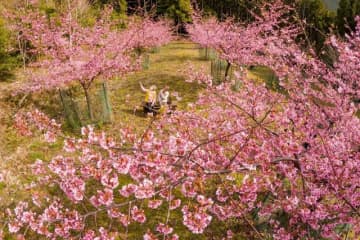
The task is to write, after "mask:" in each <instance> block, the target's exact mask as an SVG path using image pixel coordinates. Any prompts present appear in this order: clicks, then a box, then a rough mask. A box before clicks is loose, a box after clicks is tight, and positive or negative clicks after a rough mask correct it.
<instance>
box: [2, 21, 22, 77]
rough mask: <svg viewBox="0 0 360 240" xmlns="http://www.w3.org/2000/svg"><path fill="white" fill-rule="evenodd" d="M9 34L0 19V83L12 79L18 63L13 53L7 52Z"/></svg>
mask: <svg viewBox="0 0 360 240" xmlns="http://www.w3.org/2000/svg"><path fill="white" fill-rule="evenodd" d="M9 48H10V32H9V31H8V30H7V29H6V27H5V23H4V21H3V20H2V19H0V81H6V80H8V79H9V78H11V77H12V70H13V69H14V67H16V65H17V63H18V58H17V57H16V54H15V53H10V52H9Z"/></svg>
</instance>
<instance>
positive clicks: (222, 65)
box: [211, 58, 233, 85]
mask: <svg viewBox="0 0 360 240" xmlns="http://www.w3.org/2000/svg"><path fill="white" fill-rule="evenodd" d="M227 68H228V63H227V62H226V61H224V60H222V59H219V58H217V59H213V60H212V61H211V76H212V78H213V84H214V85H218V84H220V83H221V82H223V81H224V80H225V75H226V70H227ZM231 79H233V67H232V66H230V68H229V70H228V79H227V80H228V81H230V80H231Z"/></svg>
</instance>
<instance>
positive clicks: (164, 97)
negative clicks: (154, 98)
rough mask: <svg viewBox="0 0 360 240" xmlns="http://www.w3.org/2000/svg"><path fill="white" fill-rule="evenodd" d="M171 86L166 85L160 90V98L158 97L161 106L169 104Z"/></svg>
mask: <svg viewBox="0 0 360 240" xmlns="http://www.w3.org/2000/svg"><path fill="white" fill-rule="evenodd" d="M167 90H169V87H168V86H166V87H164V88H163V89H161V90H160V92H159V98H158V101H159V104H160V105H161V106H166V105H168V104H169V97H170V93H169V91H167Z"/></svg>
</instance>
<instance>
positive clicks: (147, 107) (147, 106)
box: [140, 82, 156, 114]
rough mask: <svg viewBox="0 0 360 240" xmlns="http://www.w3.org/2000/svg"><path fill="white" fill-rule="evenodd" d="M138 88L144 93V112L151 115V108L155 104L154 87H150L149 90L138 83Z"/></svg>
mask: <svg viewBox="0 0 360 240" xmlns="http://www.w3.org/2000/svg"><path fill="white" fill-rule="evenodd" d="M140 88H141V90H142V91H143V92H144V93H145V98H144V112H145V113H146V114H147V113H152V112H153V107H154V106H155V103H156V86H155V85H152V86H151V87H150V88H149V89H147V88H145V87H144V86H143V84H142V83H141V82H140Z"/></svg>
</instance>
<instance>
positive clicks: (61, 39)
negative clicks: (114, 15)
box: [17, 5, 171, 119]
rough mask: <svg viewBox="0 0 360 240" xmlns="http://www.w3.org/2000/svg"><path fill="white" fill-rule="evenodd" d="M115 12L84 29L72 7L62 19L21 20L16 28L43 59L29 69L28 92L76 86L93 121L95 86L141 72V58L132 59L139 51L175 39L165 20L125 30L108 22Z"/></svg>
mask: <svg viewBox="0 0 360 240" xmlns="http://www.w3.org/2000/svg"><path fill="white" fill-rule="evenodd" d="M111 11H112V10H111V9H105V10H104V12H103V13H102V15H103V18H101V19H98V20H97V22H96V23H94V24H93V25H91V26H82V25H81V23H80V22H79V19H77V18H76V14H75V13H74V12H73V8H72V6H71V5H70V6H69V9H68V11H66V12H65V13H59V14H60V16H59V17H50V18H49V17H48V16H46V15H44V14H42V13H41V12H39V11H30V12H29V14H28V15H25V16H23V15H22V16H21V25H18V26H17V29H18V30H19V31H21V32H22V34H23V38H25V39H27V40H28V41H29V42H31V44H32V45H33V46H34V47H35V48H34V50H35V51H36V52H37V54H39V55H40V56H41V58H42V60H40V61H37V62H34V63H32V64H31V65H30V69H29V71H28V76H29V77H28V78H29V81H28V83H27V84H26V85H25V87H24V90H30V91H39V90H42V89H53V88H61V87H64V86H66V85H69V84H72V83H73V82H78V83H79V84H80V85H81V87H82V89H83V90H84V94H85V97H86V102H87V107H88V112H89V114H90V118H91V119H93V110H92V104H91V95H90V93H89V90H90V88H91V86H92V84H93V82H94V81H95V80H96V79H98V78H102V79H104V80H106V79H110V78H111V77H113V76H114V75H121V74H126V73H128V72H131V71H134V70H137V69H138V68H139V62H140V61H139V60H140V59H134V58H133V57H132V56H131V51H132V50H133V49H134V48H135V47H138V46H139V45H141V46H144V47H154V46H159V45H162V44H164V43H167V42H169V41H170V40H171V29H170V26H169V25H168V24H167V23H166V22H164V21H159V22H154V21H153V20H150V19H144V20H139V21H137V22H136V24H135V23H130V25H129V27H128V28H127V29H125V30H121V29H116V22H114V21H113V20H110V15H111ZM144 29H146V31H144ZM150 30H151V31H150ZM37 69H39V70H38V71H37Z"/></svg>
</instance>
